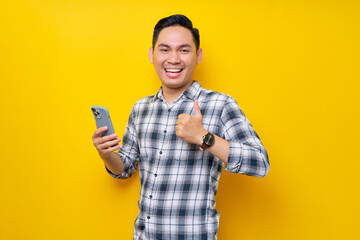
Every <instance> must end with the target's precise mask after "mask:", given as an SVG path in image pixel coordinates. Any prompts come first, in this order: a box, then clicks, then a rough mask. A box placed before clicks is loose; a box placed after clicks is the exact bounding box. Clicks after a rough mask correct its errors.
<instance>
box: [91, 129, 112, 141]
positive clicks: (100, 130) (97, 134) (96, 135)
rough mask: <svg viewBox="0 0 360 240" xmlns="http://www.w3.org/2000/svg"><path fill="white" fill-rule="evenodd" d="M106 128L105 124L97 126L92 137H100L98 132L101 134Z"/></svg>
mask: <svg viewBox="0 0 360 240" xmlns="http://www.w3.org/2000/svg"><path fill="white" fill-rule="evenodd" d="M107 129H108V128H107V126H104V127H100V128H98V129H96V130H95V132H94V135H93V139H94V138H97V137H100V134H101V133H102V132H105V131H106V130H107Z"/></svg>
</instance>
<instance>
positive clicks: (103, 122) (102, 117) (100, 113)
mask: <svg viewBox="0 0 360 240" xmlns="http://www.w3.org/2000/svg"><path fill="white" fill-rule="evenodd" d="M91 110H92V112H93V115H94V117H95V121H96V126H97V128H100V127H104V126H107V127H108V130H107V131H105V132H103V133H101V136H102V137H103V136H106V135H110V134H113V133H115V130H114V127H113V125H112V122H111V119H110V114H109V111H108V110H107V109H106V108H104V107H100V106H92V107H91Z"/></svg>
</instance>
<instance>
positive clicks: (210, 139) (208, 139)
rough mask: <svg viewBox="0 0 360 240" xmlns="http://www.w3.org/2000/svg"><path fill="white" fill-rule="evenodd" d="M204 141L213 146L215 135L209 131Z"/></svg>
mask: <svg viewBox="0 0 360 240" xmlns="http://www.w3.org/2000/svg"><path fill="white" fill-rule="evenodd" d="M204 143H205V145H207V146H209V147H210V146H212V145H213V144H214V143H215V137H214V135H212V134H211V133H208V134H206V135H205V136H204Z"/></svg>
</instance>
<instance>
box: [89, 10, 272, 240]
mask: <svg viewBox="0 0 360 240" xmlns="http://www.w3.org/2000/svg"><path fill="white" fill-rule="evenodd" d="M148 54H149V59H150V62H151V63H153V64H154V66H155V70H156V73H157V75H158V76H159V79H160V81H161V85H162V86H161V88H160V90H159V91H158V92H157V94H155V95H152V96H149V97H145V98H143V99H140V100H139V101H138V102H137V103H136V104H135V105H134V107H133V109H132V111H131V114H130V117H129V120H128V123H127V126H126V130H125V133H124V136H123V142H122V144H121V146H120V145H116V146H114V145H115V144H117V143H119V142H120V139H119V138H117V135H116V134H114V135H110V136H105V137H101V136H100V134H101V133H102V132H104V131H106V127H105V128H99V129H97V130H96V131H95V133H94V135H93V142H94V145H95V147H96V148H97V150H98V152H99V155H100V157H101V158H102V159H103V161H104V163H105V167H106V170H107V171H108V172H109V174H110V175H111V176H113V177H115V178H128V177H130V176H131V175H132V174H133V173H134V172H135V171H136V169H137V166H139V170H140V181H141V190H140V199H139V214H138V216H137V218H136V220H135V229H134V239H217V230H218V227H219V213H218V212H217V210H216V209H215V195H216V192H217V188H218V182H219V178H220V174H221V171H222V169H223V166H224V165H226V166H225V170H227V171H229V172H233V173H242V174H246V175H250V176H257V177H263V176H265V175H266V174H267V173H268V171H269V160H268V156H267V152H266V150H265V148H264V147H263V145H262V143H261V141H260V139H259V137H258V135H257V134H256V132H255V131H254V130H253V128H252V126H251V124H250V123H249V121H248V120H247V119H246V117H245V115H244V114H243V112H242V111H241V109H240V108H239V106H238V104H237V103H236V101H235V100H234V99H233V98H232V97H230V96H228V95H225V94H222V93H218V92H213V91H210V90H207V89H203V88H202V87H201V85H200V84H199V82H197V81H194V80H193V73H194V70H195V67H196V65H197V64H199V63H200V62H201V59H202V49H201V48H200V37H199V31H198V30H197V29H196V28H193V26H192V22H191V21H190V20H189V19H188V18H186V17H185V16H183V15H173V16H170V17H167V18H163V19H161V20H160V21H159V22H158V23H157V24H156V26H155V29H154V34H153V46H152V47H151V48H150V49H149V53H148ZM117 150H118V152H116V153H115V152H114V151H117Z"/></svg>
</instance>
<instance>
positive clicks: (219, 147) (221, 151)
mask: <svg viewBox="0 0 360 240" xmlns="http://www.w3.org/2000/svg"><path fill="white" fill-rule="evenodd" d="M214 136H215V143H214V145H212V146H211V147H209V148H207V149H206V150H207V151H209V152H210V153H211V154H212V155H214V156H216V157H217V158H219V159H220V160H221V161H223V162H224V163H227V162H228V157H229V142H228V141H226V140H225V139H223V138H221V137H218V136H216V135H214Z"/></svg>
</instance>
